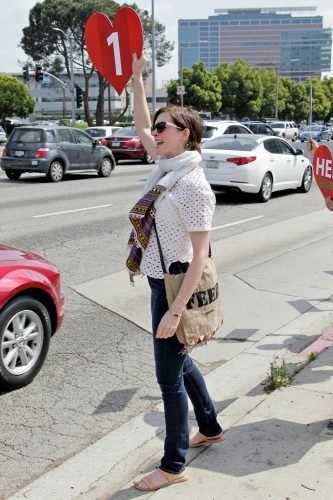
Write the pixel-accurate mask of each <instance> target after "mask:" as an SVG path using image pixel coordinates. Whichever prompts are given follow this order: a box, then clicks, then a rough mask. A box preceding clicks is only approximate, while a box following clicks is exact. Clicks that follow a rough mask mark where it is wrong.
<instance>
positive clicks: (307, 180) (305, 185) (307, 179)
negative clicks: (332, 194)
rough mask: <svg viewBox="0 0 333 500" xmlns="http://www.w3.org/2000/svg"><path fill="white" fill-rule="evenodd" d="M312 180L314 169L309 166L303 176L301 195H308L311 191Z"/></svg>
mask: <svg viewBox="0 0 333 500" xmlns="http://www.w3.org/2000/svg"><path fill="white" fill-rule="evenodd" d="M312 179H313V173H312V168H311V167H310V165H309V166H308V167H306V169H305V171H304V174H303V178H302V184H301V187H300V188H299V191H301V193H307V192H308V191H310V188H311V185H312Z"/></svg>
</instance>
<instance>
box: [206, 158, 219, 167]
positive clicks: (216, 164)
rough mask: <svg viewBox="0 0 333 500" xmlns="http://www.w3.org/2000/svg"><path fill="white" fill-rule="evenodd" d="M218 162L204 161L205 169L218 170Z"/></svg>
mask: <svg viewBox="0 0 333 500" xmlns="http://www.w3.org/2000/svg"><path fill="white" fill-rule="evenodd" d="M218 166H219V162H218V161H216V160H207V161H206V168H218Z"/></svg>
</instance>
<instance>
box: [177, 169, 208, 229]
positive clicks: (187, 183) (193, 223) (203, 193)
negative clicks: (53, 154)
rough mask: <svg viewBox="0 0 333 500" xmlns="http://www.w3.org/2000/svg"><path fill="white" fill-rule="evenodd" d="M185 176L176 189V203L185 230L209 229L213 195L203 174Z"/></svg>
mask: <svg viewBox="0 0 333 500" xmlns="http://www.w3.org/2000/svg"><path fill="white" fill-rule="evenodd" d="M200 174H201V172H200V171H199V174H198V173H196V174H193V175H192V176H191V175H189V176H186V177H185V178H184V179H183V182H182V183H179V184H180V185H179V186H178V189H177V195H176V200H177V205H178V210H179V215H180V219H181V222H182V224H183V225H184V227H185V229H186V231H188V232H193V231H209V230H210V228H211V225H212V219H213V214H214V209H215V203H216V200H215V195H214V193H213V191H212V189H211V187H210V185H209V184H208V182H207V181H206V178H205V177H204V174H203V173H202V175H200Z"/></svg>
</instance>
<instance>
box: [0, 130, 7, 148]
mask: <svg viewBox="0 0 333 500" xmlns="http://www.w3.org/2000/svg"><path fill="white" fill-rule="evenodd" d="M6 141H7V135H6V132H5V131H4V129H3V128H2V127H0V143H1V144H2V143H4V142H6Z"/></svg>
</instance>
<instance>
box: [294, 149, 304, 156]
mask: <svg viewBox="0 0 333 500" xmlns="http://www.w3.org/2000/svg"><path fill="white" fill-rule="evenodd" d="M299 155H304V151H303V149H296V150H295V156H299Z"/></svg>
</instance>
